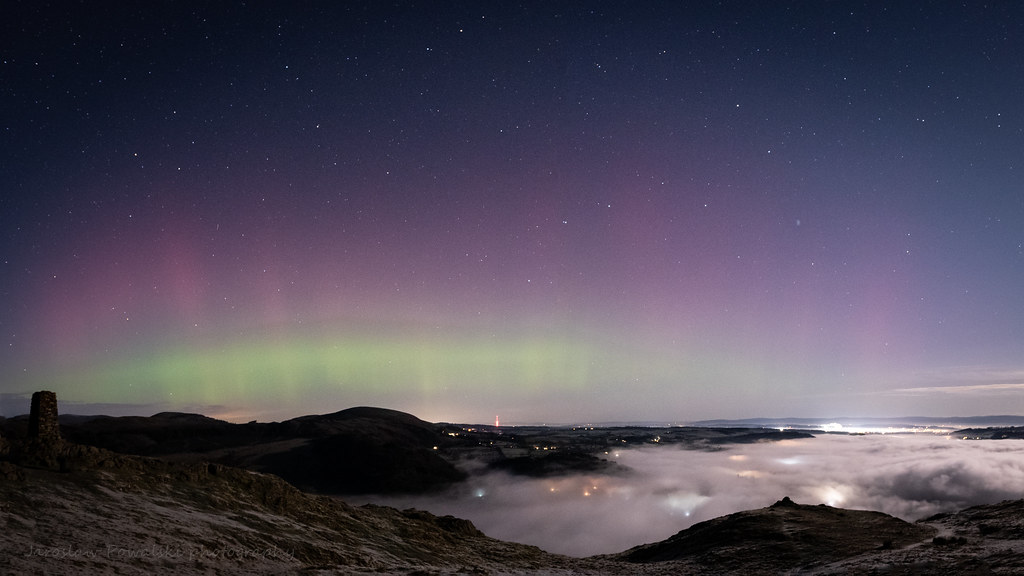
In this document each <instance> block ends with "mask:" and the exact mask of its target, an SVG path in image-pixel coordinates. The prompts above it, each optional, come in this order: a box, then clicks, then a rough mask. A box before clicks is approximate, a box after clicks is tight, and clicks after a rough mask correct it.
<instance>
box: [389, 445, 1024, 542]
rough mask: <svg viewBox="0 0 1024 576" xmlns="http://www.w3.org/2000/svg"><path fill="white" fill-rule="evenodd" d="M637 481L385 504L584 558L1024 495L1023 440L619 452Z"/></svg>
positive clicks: (472, 486)
mask: <svg viewBox="0 0 1024 576" xmlns="http://www.w3.org/2000/svg"><path fill="white" fill-rule="evenodd" d="M608 457H609V458H615V459H616V460H617V461H618V462H619V463H621V464H624V465H626V466H629V467H630V468H632V469H633V471H634V473H633V474H631V475H629V476H622V477H620V476H601V475H578V476H571V477H563V478H557V479H546V480H537V479H528V478H519V477H511V476H508V475H506V474H498V473H493V474H486V475H483V476H477V477H474V478H473V479H471V480H470V481H469V483H468V484H467V485H466V486H464V487H462V488H460V489H459V490H458V491H454V492H451V493H448V494H445V495H443V496H435V497H430V498H426V497H418V498H401V499H394V498H392V499H387V500H384V499H376V500H374V501H375V502H379V503H384V504H390V505H394V506H398V507H417V508H422V509H426V510H430V511H432V512H435V513H438V514H454V515H456V516H460V517H463V518H468V519H470V520H472V521H473V522H474V523H475V524H476V525H477V527H478V528H480V529H481V530H483V531H484V532H485V533H486V534H487V535H489V536H493V537H495V538H501V539H503V540H512V541H516V542H523V543H527V544H534V545H537V546H540V547H542V548H544V549H546V550H549V551H552V552H557V553H563V554H569V555H574V556H585V555H591V554H601V553H614V552H619V551H622V550H625V549H627V548H629V547H631V546H635V545H638V544H642V543H645V542H653V541H657V540H661V539H664V538H667V537H669V536H671V535H672V534H674V533H676V532H678V531H679V530H682V529H684V528H687V527H689V526H691V525H693V524H695V523H697V522H700V521H703V520H708V519H710V518H714V517H717V516H723V515H726V514H730V513H732V512H737V511H740V510H747V509H752V508H760V507H764V506H767V505H769V504H771V503H773V502H775V501H776V500H779V499H781V498H782V497H783V496H789V497H791V498H792V499H793V500H795V501H797V502H799V503H801V504H819V503H821V504H829V505H833V506H838V507H843V508H854V509H869V510H879V511H882V512H886V513H888V514H892V515H894V516H898V517H900V518H903V519H906V520H918V519H920V518H924V517H927V516H930V515H932V514H935V513H937V512H943V511H951V510H956V509H959V508H963V507H966V506H971V505H975V504H983V503H991V502H997V501H1000V500H1004V499H1011V498H1021V497H1024V442H1021V441H1016V440H1003V441H963V440H958V439H954V438H950V437H946V436H933V435H868V436H845V435H825V436H820V437H818V438H814V439H807V440H796V441H783V442H777V443H770V444H754V445H743V446H734V447H730V448H728V449H725V450H721V451H717V452H700V451H692V450H681V449H679V448H676V447H672V446H665V447H644V448H636V449H628V450H621V451H619V452H616V453H611V454H609V455H608Z"/></svg>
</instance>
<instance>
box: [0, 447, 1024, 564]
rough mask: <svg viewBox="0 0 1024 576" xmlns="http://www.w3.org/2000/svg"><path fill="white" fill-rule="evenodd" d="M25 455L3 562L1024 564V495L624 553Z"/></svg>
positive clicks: (273, 488) (823, 520)
mask: <svg viewBox="0 0 1024 576" xmlns="http://www.w3.org/2000/svg"><path fill="white" fill-rule="evenodd" d="M25 455H26V454H25V452H24V451H22V452H19V451H18V450H17V448H15V449H14V450H12V451H9V455H8V458H7V460H5V461H2V462H0V530H2V531H3V533H4V534H5V538H4V539H3V541H2V544H0V557H2V558H3V559H4V562H3V566H4V568H3V570H4V573H8V574H35V573H38V574H83V573H117V574H153V573H174V574H371V573H372V574H436V575H446V574H494V575H500V574H566V575H568V574H580V575H584V574H595V575H596V574H659V575H661V574H778V573H790V574H865V573H877V574H1019V573H1021V571H1024V501H1012V502H1003V503H1001V504H996V505H991V506H981V507H975V508H970V509H967V510H964V511H961V512H959V513H955V514H948V515H942V516H938V517H933V518H929V519H927V520H924V521H921V522H917V523H908V522H904V521H902V520H899V519H896V518H893V517H891V516H888V515H885V514H881V513H877V512H867V511H858V510H843V509H837V508H831V507H827V506H806V505H799V504H796V503H794V502H791V501H790V500H789V499H783V500H781V501H779V502H776V503H775V504H774V505H772V506H769V507H767V508H762V509H759V510H751V511H746V512H739V513H736V514H731V515H729V516H725V517H722V518H717V519H714V520H710V521H707V522H703V523H701V524H697V525H695V526H693V527H691V528H689V529H687V530H683V531H682V532H679V533H678V534H676V535H675V536H673V537H671V538H669V539H667V540H665V541H663V542H658V543H654V544H648V545H644V546H639V547H636V548H633V549H631V550H627V551H625V552H623V553H620V554H614V555H605V556H599V557H591V558H570V557H566V556H559V555H555V554H549V553H546V552H544V551H542V550H540V549H538V548H536V547H532V546H526V545H521V544H514V543H509V542H502V541H499V540H495V539H493V538H489V537H487V536H486V535H484V534H482V533H481V532H479V531H478V530H477V529H476V528H475V527H474V526H473V525H472V524H471V523H470V522H468V521H466V520H460V519H457V518H453V517H450V516H447V517H437V516H434V515H432V514H429V513H426V512H422V511H415V510H405V511H399V510H395V509H391V508H385V507H379V506H362V507H353V506H349V505H347V504H345V503H344V502H343V501H341V500H338V499H336V498H331V497H326V496H314V495H310V494H307V493H304V492H302V491H299V490H298V489H296V488H294V487H293V486H291V485H290V484H288V483H286V482H284V481H282V480H280V479H279V478H277V477H275V476H272V475H268V474H261V473H256V472H252V471H246V470H241V469H237V468H232V467H227V466H223V465H219V464H206V465H200V464H194V463H171V462H166V461H162V460H157V459H151V458H143V457H136V456H126V455H120V454H115V453H112V452H108V451H106V450H103V449H99V448H95V447H86V446H81V445H74V444H69V443H64V444H62V445H61V446H60V447H59V448H54V449H52V450H51V452H50V453H49V454H48V455H47V458H41V459H40V458H36V459H31V458H30V459H25ZM19 459H20V460H21V462H20V463H19V462H18V461H19ZM608 521H609V522H614V519H613V518H609V519H608Z"/></svg>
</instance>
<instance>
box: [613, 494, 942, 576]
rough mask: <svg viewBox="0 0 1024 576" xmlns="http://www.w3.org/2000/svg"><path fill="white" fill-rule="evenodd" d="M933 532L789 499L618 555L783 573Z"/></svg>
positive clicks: (877, 514)
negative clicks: (798, 502) (794, 568)
mask: <svg viewBox="0 0 1024 576" xmlns="http://www.w3.org/2000/svg"><path fill="white" fill-rule="evenodd" d="M935 533H936V530H935V529H934V528H932V527H930V526H925V525H919V524H911V523H909V522H905V521H903V520H900V519H898V518H894V517H892V516H889V515H887V514H883V513H881V512H870V511H864V510H845V509H841V508H832V507H830V506H825V505H818V506H808V505H801V504H797V503H795V502H793V501H792V500H790V499H789V498H788V497H787V498H784V499H782V500H780V501H779V502H776V503H775V504H773V505H771V506H769V507H767V508H761V509H759V510H749V511H745V512H737V513H735V514H730V515H728V516H724V517H721V518H715V519H713V520H708V521H706V522H701V523H699V524H695V525H694V526H692V527H690V528H687V529H686V530H683V531H681V532H679V533H677V534H676V535H675V536H672V537H671V538H669V539H668V540H664V541H662V542H657V543H655V544H646V545H643V546H637V547H635V548H632V549H630V550H627V551H626V552H623V553H622V554H621V555H619V558H621V559H622V560H626V561H629V562H637V563H652V562H668V561H682V562H685V563H695V564H698V565H704V566H715V567H716V568H717V569H718V570H720V571H721V572H724V573H739V572H748V573H750V572H754V573H763V571H765V570H767V571H769V572H774V571H779V572H781V571H785V570H789V569H792V568H793V567H797V566H813V565H821V564H828V563H831V562H836V561H839V560H843V559H845V558H850V557H854V556H858V555H861V554H864V553H866V552H870V551H873V550H883V549H898V548H903V547H905V546H909V545H911V544H917V543H920V542H922V541H925V540H927V539H929V538H931V537H932V536H933V535H934V534H935Z"/></svg>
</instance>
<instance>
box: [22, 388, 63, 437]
mask: <svg viewBox="0 0 1024 576" xmlns="http://www.w3.org/2000/svg"><path fill="white" fill-rule="evenodd" d="M60 439H61V438H60V424H58V423H57V394H56V393H55V392H48V391H45V390H44V391H42V392H35V393H33V394H32V409H31V411H30V412H29V415H28V440H29V441H30V442H31V441H33V440H38V441H39V442H41V443H44V444H48V443H51V442H59V441H60Z"/></svg>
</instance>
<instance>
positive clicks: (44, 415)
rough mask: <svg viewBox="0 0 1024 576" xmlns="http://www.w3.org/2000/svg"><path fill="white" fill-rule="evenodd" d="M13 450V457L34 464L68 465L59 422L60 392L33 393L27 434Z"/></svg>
mask: <svg viewBox="0 0 1024 576" xmlns="http://www.w3.org/2000/svg"><path fill="white" fill-rule="evenodd" d="M19 444H20V446H17V447H16V449H14V450H12V456H13V460H14V461H15V462H16V463H18V464H20V465H22V466H30V467H33V468H50V469H54V470H62V469H64V468H65V458H64V455H63V452H64V448H65V445H64V440H63V439H62V438H61V436H60V424H58V422H57V395H56V394H55V393H53V392H49V391H42V392H36V393H34V394H32V407H31V410H30V411H29V414H28V435H27V436H26V437H25V440H24V442H21V443H19Z"/></svg>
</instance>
